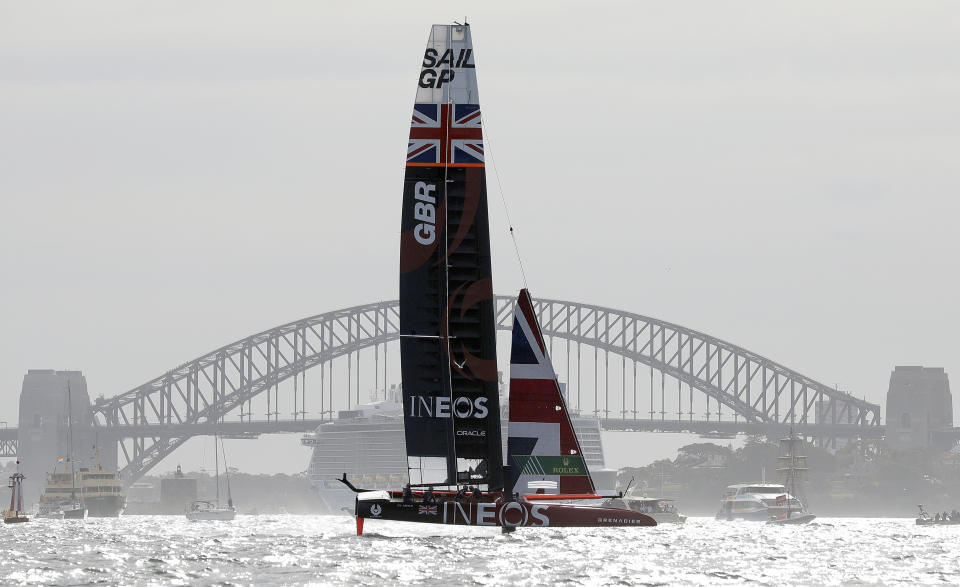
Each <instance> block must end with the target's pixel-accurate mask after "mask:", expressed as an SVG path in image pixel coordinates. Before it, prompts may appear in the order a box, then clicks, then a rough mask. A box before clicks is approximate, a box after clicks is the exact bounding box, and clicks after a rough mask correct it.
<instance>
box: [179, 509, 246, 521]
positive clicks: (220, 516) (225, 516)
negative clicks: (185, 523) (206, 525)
mask: <svg viewBox="0 0 960 587" xmlns="http://www.w3.org/2000/svg"><path fill="white" fill-rule="evenodd" d="M236 517H237V512H236V511H234V510H209V511H204V512H187V519H188V520H190V521H191V522H202V521H216V522H229V521H230V520H232V519H234V518H236Z"/></svg>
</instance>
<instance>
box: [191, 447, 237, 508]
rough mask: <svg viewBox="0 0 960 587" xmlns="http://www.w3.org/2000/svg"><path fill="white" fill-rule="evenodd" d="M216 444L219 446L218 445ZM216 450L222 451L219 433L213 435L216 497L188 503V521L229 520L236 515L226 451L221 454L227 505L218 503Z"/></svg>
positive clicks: (217, 456)
mask: <svg viewBox="0 0 960 587" xmlns="http://www.w3.org/2000/svg"><path fill="white" fill-rule="evenodd" d="M217 444H219V445H220V446H219V447H218V446H217ZM218 451H220V452H222V451H223V440H222V439H221V438H220V436H219V435H217V436H214V437H213V455H214V456H213V459H214V463H215V464H214V475H215V482H214V484H215V486H216V489H215V491H216V499H214V501H209V500H198V501H195V502H193V503H192V504H190V509H189V510H187V513H186V515H187V519H188V520H190V521H193V522H196V521H199V520H216V521H224V522H229V521H230V520H232V519H234V518H235V517H236V516H237V510H236V508H234V507H233V496H232V495H231V494H230V473H229V471H227V455H226V453H224V454H223V468H224V472H225V474H226V478H227V505H226V506H224V505H221V504H220V452H218Z"/></svg>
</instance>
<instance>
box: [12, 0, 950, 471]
mask: <svg viewBox="0 0 960 587" xmlns="http://www.w3.org/2000/svg"><path fill="white" fill-rule="evenodd" d="M586 6H587V4H585V3H558V2H549V3H542V4H531V5H522V4H520V3H516V2H484V3H479V4H478V3H456V2H454V3H450V2H447V3H444V4H443V7H442V10H440V9H438V5H437V4H436V3H424V2H404V3H394V2H384V3H380V4H374V3H347V2H343V3H333V2H330V3H320V2H287V3H283V4H276V3H274V4H265V3H260V2H164V3H150V2H83V3H80V2H73V3H57V4H47V3H43V4H39V3H22V2H6V1H5V2H0V14H2V18H0V200H2V206H0V325H2V332H3V336H2V337H0V398H2V399H3V401H4V404H3V405H5V406H6V408H4V409H3V410H0V414H2V416H0V419H2V420H11V419H15V418H16V416H15V410H16V400H17V396H18V394H19V389H20V384H21V380H22V377H23V375H24V373H25V372H26V370H27V369H29V368H75V369H82V370H83V371H84V373H85V374H86V376H87V380H88V382H89V387H90V393H91V396H96V395H98V394H101V393H102V394H104V395H106V396H111V395H114V394H116V393H119V392H122V391H125V390H127V389H129V388H131V387H134V386H136V385H138V384H140V383H142V382H144V381H146V380H148V379H150V378H152V377H155V376H157V375H159V374H160V373H162V372H163V371H165V370H167V369H169V368H171V367H173V366H175V365H177V364H179V363H182V362H184V361H186V360H189V359H191V358H193V357H195V356H198V355H200V354H203V353H205V352H207V351H209V350H212V349H214V348H216V347H218V346H220V345H222V344H225V343H227V342H230V341H232V340H235V339H238V338H241V337H243V336H246V335H248V334H251V333H253V332H256V331H259V330H263V329H266V328H269V327H272V326H275V325H278V324H280V323H283V322H287V321H290V320H294V319H297V318H300V317H304V316H307V315H312V314H316V313H320V312H323V311H327V310H333V309H337V308H340V307H343V306H347V305H352V304H357V303H362V302H368V301H373V300H378V299H392V298H395V297H396V290H397V258H398V250H397V242H398V238H397V236H398V233H397V229H398V227H399V206H400V195H401V194H400V184H401V179H402V174H403V166H402V157H403V155H404V145H405V138H406V133H407V129H408V125H409V110H410V107H411V103H412V101H413V95H414V90H415V86H414V84H415V80H416V75H417V73H418V71H419V69H418V68H419V59H420V55H421V53H422V50H423V49H422V48H423V45H424V43H425V41H426V38H427V34H428V32H429V25H430V24H432V23H433V22H448V21H451V20H454V19H460V18H462V17H463V16H464V15H466V16H468V18H469V20H470V22H471V24H472V25H473V27H474V28H473V37H474V43H475V48H476V53H477V57H476V61H477V65H478V79H479V84H480V93H481V103H482V106H483V112H484V118H485V124H486V127H487V131H488V135H487V137H486V139H487V140H486V143H487V148H488V149H490V148H491V147H492V151H493V152H492V154H493V159H494V162H495V164H496V166H497V170H498V171H499V174H500V177H501V179H502V182H503V188H504V192H505V195H506V199H507V202H508V205H509V207H510V213H511V216H512V219H513V223H514V226H515V228H516V231H517V235H518V238H519V242H520V247H521V251H522V253H523V257H524V263H525V267H526V270H527V275H528V278H529V285H530V288H531V291H532V293H533V294H534V295H535V296H541V297H554V298H560V299H569V300H577V301H584V302H592V303H598V304H602V305H606V306H611V307H614V308H620V309H624V310H630V311H634V312H638V313H642V314H646V315H650V316H655V317H658V318H662V319H665V320H669V321H672V322H677V323H680V324H683V325H686V326H690V327H693V328H695V329H698V330H701V331H704V332H707V333H709V334H712V335H714V336H718V337H721V338H723V339H726V340H729V341H731V342H734V343H737V344H739V345H741V346H744V347H746V348H749V349H751V350H753V351H755V352H759V353H761V354H763V355H765V356H768V357H770V358H772V359H774V360H777V361H779V362H781V363H784V364H786V365H787V366H790V367H791V368H794V369H796V370H798V371H800V372H802V373H804V374H806V375H809V376H812V377H814V378H817V379H819V380H821V381H823V382H825V383H829V384H836V385H839V386H840V387H841V388H843V389H847V390H850V391H852V392H853V393H855V394H857V395H860V396H865V397H867V398H868V399H869V400H872V401H881V402H882V401H883V397H884V394H885V392H886V387H887V382H888V378H889V373H890V370H891V369H892V368H893V366H894V365H896V364H925V365H928V366H942V367H945V368H946V369H947V371H948V373H949V374H951V375H953V376H954V380H955V387H956V381H957V377H960V352H958V350H960V349H958V345H957V344H956V342H955V339H954V332H955V331H956V330H957V328H958V327H960V309H958V303H957V301H956V300H957V289H958V284H960V278H958V266H960V263H958V261H957V259H958V253H960V240H958V238H957V235H956V225H957V220H958V216H960V214H958V213H960V203H958V197H957V196H958V192H960V166H958V153H960V60H958V59H957V56H958V55H960V5H958V4H957V3H955V2H923V3H906V2H899V3H898V2H873V1H871V2H845V3H835V2H803V3H792V4H786V3H769V2H736V3H718V2H685V3H653V2H623V3H590V4H589V6H590V7H589V8H586ZM488 162H489V161H488ZM492 172H493V169H492V167H489V166H488V176H489V177H488V179H489V184H490V186H491V192H490V193H491V198H490V202H491V212H492V229H493V231H494V243H493V246H494V255H495V256H494V283H495V285H494V287H495V289H496V291H498V292H500V293H509V292H512V291H514V290H516V289H517V288H518V287H519V286H520V285H521V282H520V279H519V271H518V270H517V267H516V262H515V260H514V256H513V251H512V245H511V244H510V242H509V238H508V236H507V230H506V221H505V216H504V211H503V206H502V205H501V203H500V196H499V194H498V192H497V190H496V181H495V178H494V177H493V175H492ZM957 403H958V404H960V402H957ZM269 442H271V443H276V442H280V443H281V444H282V443H288V444H290V443H292V444H296V440H295V439H292V440H291V439H288V440H285V441H269ZM244 446H248V447H249V446H251V445H250V444H246V445H244ZM263 446H267V445H266V444H264V445H263ZM271 446H273V445H271ZM277 446H279V445H277ZM284 446H285V445H284ZM296 450H302V449H299V448H298V449H296ZM297 454H298V455H302V454H303V453H302V452H300V453H297ZM251 458H252V457H251ZM297 458H298V459H300V458H302V457H301V456H297ZM234 460H237V461H240V462H239V463H238V464H240V466H244V465H245V464H246V463H244V462H242V458H240V459H234ZM251 468H253V467H252V466H251ZM295 468H296V467H294V469H295Z"/></svg>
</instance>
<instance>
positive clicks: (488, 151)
mask: <svg viewBox="0 0 960 587" xmlns="http://www.w3.org/2000/svg"><path fill="white" fill-rule="evenodd" d="M480 126H481V127H482V128H483V137H484V138H483V142H484V143H486V144H485V145H484V152H485V155H484V158H486V155H487V154H489V155H490V166H491V167H493V175H494V176H495V177H496V178H497V189H498V190H499V191H500V201H501V202H502V203H503V212H504V214H505V215H506V217H507V226H509V228H510V240H512V241H513V250H514V252H515V253H516V254H517V264H518V265H519V266H520V276H521V278H523V287H524V288H526V289H530V286H529V285H527V272H526V270H524V268H523V257H521V256H520V245H519V244H517V235H516V233H515V232H514V231H513V221H512V220H511V219H510V208H509V207H508V206H507V197H506V195H504V193H503V183H502V182H501V181H500V171H499V170H498V169H497V163H496V161H495V160H494V158H493V141H492V140H491V138H490V130H489V129H488V128H487V122H486V119H485V117H484V116H483V115H481V116H480Z"/></svg>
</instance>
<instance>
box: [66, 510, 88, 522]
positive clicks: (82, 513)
mask: <svg viewBox="0 0 960 587" xmlns="http://www.w3.org/2000/svg"><path fill="white" fill-rule="evenodd" d="M62 517H63V519H64V520H82V519H84V518H86V517H87V510H86V508H82V507H81V508H71V509H68V510H63V516H62Z"/></svg>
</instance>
